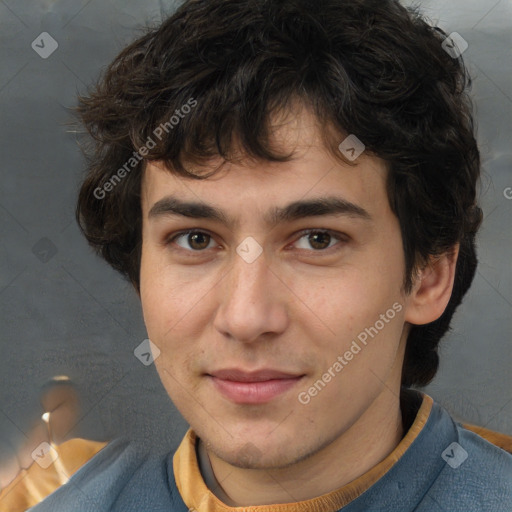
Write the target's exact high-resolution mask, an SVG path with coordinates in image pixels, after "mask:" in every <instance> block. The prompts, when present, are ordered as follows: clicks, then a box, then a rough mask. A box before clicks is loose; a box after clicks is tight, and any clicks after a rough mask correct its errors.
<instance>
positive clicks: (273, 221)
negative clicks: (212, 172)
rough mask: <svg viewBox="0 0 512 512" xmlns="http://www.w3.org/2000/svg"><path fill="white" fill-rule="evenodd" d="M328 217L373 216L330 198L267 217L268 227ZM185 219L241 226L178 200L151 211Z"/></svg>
mask: <svg viewBox="0 0 512 512" xmlns="http://www.w3.org/2000/svg"><path fill="white" fill-rule="evenodd" d="M327 215H345V216H347V217H352V218H359V219H362V220H366V221H371V220H372V217H371V215H370V214H369V213H368V212H367V211H366V210H365V209H364V208H362V207H361V206H358V205H356V204H354V203H351V202H350V201H347V200H345V199H342V198H340V197H334V196H328V197H318V198H314V199H309V200H301V201H294V202H292V203H290V204H288V205H286V206H283V207H273V208H271V209H270V210H269V211H268V212H267V213H266V215H265V216H264V222H265V223H266V224H267V225H268V226H271V227H273V226H276V225H277V224H280V223H283V222H291V221H294V220H299V219H303V218H308V217H320V216H327ZM167 216H181V217H188V218H193V219H210V220H215V221H218V222H221V223H222V224H225V225H227V226H234V225H238V223H239V221H238V219H232V218H230V217H228V216H227V215H226V213H225V212H224V211H222V210H220V209H218V208H216V207H214V206H211V205H209V204H206V203H202V202H189V201H182V200H180V199H178V198H177V197H174V196H166V197H164V198H162V199H160V200H159V201H157V202H156V203H155V204H154V205H153V206H152V207H151V209H150V210H149V212H148V218H149V219H155V218H158V217H167Z"/></svg>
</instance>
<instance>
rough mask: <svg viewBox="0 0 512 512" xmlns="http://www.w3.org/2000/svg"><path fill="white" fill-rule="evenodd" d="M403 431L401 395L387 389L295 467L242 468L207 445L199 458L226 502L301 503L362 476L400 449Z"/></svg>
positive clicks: (209, 482) (213, 488) (211, 484)
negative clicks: (350, 423)
mask: <svg viewBox="0 0 512 512" xmlns="http://www.w3.org/2000/svg"><path fill="white" fill-rule="evenodd" d="M375 425H378V428H375ZM404 433H405V432H404V428H403V425H402V415H401V412H400V398H399V397H398V396H397V395H395V394H394V393H392V392H391V391H389V390H388V389H387V388H386V389H385V390H384V391H383V392H382V393H381V395H379V396H378V397H377V398H376V399H375V401H374V402H373V403H372V404H371V406H370V407H369V408H368V409H367V410H366V411H365V413H363V415H362V416H360V417H359V419H358V420H357V421H356V422H355V423H354V424H353V425H352V426H351V427H350V428H349V429H348V430H347V431H345V432H344V433H343V434H342V435H340V436H339V437H338V438H337V439H335V440H334V441H333V442H332V443H330V444H329V445H327V446H325V447H323V448H321V449H320V450H319V451H317V452H316V453H315V454H313V455H311V456H310V457H308V458H307V459H304V460H302V461H300V462H298V463H296V464H293V465H291V466H288V467H285V468H278V469H270V470H256V469H242V468H238V467H235V466H232V465H230V464H228V463H226V462H225V461H223V460H222V459H220V458H218V457H216V456H215V455H214V454H213V453H212V452H210V451H207V450H206V448H205V447H204V445H203V447H202V448H201V447H200V450H199V462H200V466H201V469H202V471H203V476H204V478H205V483H206V485H207V486H208V487H209V488H210V490H211V491H212V492H213V493H214V494H215V495H216V496H217V497H218V498H219V499H220V500H221V501H223V502H224V503H226V505H228V506H250V505H265V504H277V503H290V502H299V501H305V500H308V499H312V498H315V497H318V496H321V495H322V494H326V493H329V492H331V491H333V490H336V489H339V488H341V487H343V486H344V485H346V484H348V483H349V482H352V481H353V480H355V479H356V478H358V477H360V476H361V475H364V474H365V473H366V472H367V471H369V470H370V469H371V468H373V467H374V466H376V465H377V464H378V463H379V462H381V461H382V460H383V459H385V458H386V457H387V456H388V455H389V454H390V453H391V452H392V451H393V450H394V449H395V448H396V446H397V445H398V444H399V442H400V441H401V439H402V437H403V435H404ZM201 454H202V455H201ZM209 469H210V470H211V471H208V470H209Z"/></svg>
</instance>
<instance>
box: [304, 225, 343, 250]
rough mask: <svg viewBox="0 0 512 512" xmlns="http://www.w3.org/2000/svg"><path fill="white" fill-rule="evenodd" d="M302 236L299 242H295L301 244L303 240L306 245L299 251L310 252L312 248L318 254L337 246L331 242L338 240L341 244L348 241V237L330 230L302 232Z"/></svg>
mask: <svg viewBox="0 0 512 512" xmlns="http://www.w3.org/2000/svg"><path fill="white" fill-rule="evenodd" d="M300 234H301V235H302V236H301V237H300V238H299V239H298V240H297V242H295V244H297V243H299V242H300V241H301V240H303V241H304V243H303V247H299V249H305V250H310V248H311V247H312V248H313V250H314V251H316V252H319V251H325V250H326V249H330V248H331V247H333V246H334V245H335V244H331V242H334V241H336V240H337V241H339V242H346V241H347V237H346V236H345V235H342V234H341V233H335V232H332V231H330V230H323V229H308V230H305V231H302V232H301V233H300ZM308 246H309V247H308Z"/></svg>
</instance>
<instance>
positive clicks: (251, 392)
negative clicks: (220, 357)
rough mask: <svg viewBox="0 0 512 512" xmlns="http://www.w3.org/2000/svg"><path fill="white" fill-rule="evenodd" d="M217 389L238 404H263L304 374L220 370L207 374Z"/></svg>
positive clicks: (283, 391) (293, 384)
mask: <svg viewBox="0 0 512 512" xmlns="http://www.w3.org/2000/svg"><path fill="white" fill-rule="evenodd" d="M207 377H208V378H209V379H210V380H211V381H212V382H213V384H214V386H215V387H216V389H217V391H219V392H220V393H221V394H222V395H223V396H224V397H226V398H227V399H229V400H231V401H232V402H235V403H237V404H262V403H266V402H269V401H271V400H272V399H274V398H276V397H277V396H279V395H281V394H283V393H285V392H286V391H288V390H289V389H291V388H292V387H294V386H295V385H296V384H297V383H298V382H299V381H300V380H301V379H302V377H304V375H303V374H302V375H297V374H292V373H287V372H282V371H279V370H270V369H265V370H258V371H254V372H244V371H240V370H238V369H234V368H233V369H225V370H218V371H215V372H212V373H209V374H207Z"/></svg>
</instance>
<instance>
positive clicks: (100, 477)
mask: <svg viewBox="0 0 512 512" xmlns="http://www.w3.org/2000/svg"><path fill="white" fill-rule="evenodd" d="M169 472H170V473H169ZM180 502H181V498H180V497H179V493H178V492H177V489H176V486H175V485H174V476H173V474H172V454H159V453H154V452H151V451H149V450H147V449H146V448H144V447H143V446H142V445H141V444H140V443H137V442H133V441H130V440H128V439H125V438H120V439H116V440H114V441H112V442H110V443H109V444H108V445H107V446H105V448H103V449H102V450H101V451H100V452H98V453H97V454H96V455H95V456H94V457H93V458H92V459H91V460H89V461H88V462H87V463H86V464H84V465H83V466H82V467H81V468H80V469H79V470H78V471H77V472H76V473H75V474H74V475H73V476H72V477H71V478H70V480H69V481H68V483H67V484H65V485H63V486H61V487H59V488H58V489H57V490H56V491H55V492H53V493H52V494H51V495H50V496H48V497H47V498H46V499H45V500H43V501H42V502H41V503H39V504H38V505H36V506H35V507H33V508H31V509H30V512H50V511H51V512H54V511H55V510H61V511H63V512H65V511H71V510H72V511H73V512H86V511H87V512H90V511H91V510H95V511H97V512H107V511H109V512H111V511H112V512H114V511H118V510H122V511H123V512H131V511H134V512H135V511H139V510H142V509H143V508H144V506H146V507H147V504H148V503H151V506H152V508H151V510H152V511H154V512H160V511H162V512H163V511H164V510H165V511H167V510H176V511H181V510H182V507H181V504H180ZM183 506H184V505H183ZM141 507H142V508H141ZM169 507H174V508H169ZM186 510H188V509H187V508H186V507H185V508H184V511H186Z"/></svg>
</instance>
